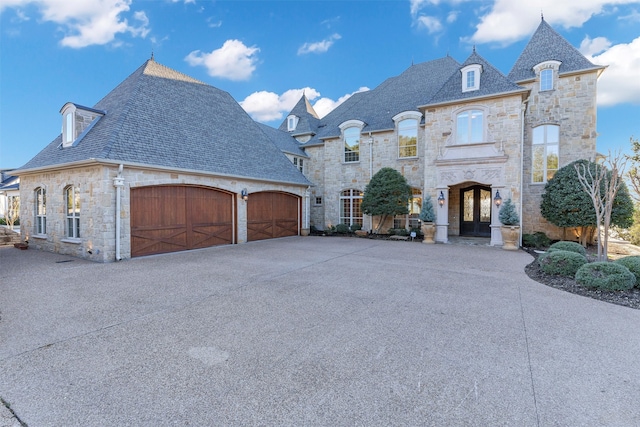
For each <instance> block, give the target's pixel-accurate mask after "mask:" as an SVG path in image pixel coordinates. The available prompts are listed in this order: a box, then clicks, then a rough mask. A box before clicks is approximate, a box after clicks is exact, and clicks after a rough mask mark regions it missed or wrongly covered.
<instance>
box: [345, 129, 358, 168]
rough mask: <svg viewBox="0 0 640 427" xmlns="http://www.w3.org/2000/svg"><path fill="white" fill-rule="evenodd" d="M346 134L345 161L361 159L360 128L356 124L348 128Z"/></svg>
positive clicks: (351, 161)
mask: <svg viewBox="0 0 640 427" xmlns="http://www.w3.org/2000/svg"><path fill="white" fill-rule="evenodd" d="M343 136H344V162H345V163H353V162H359V161H360V128H357V127H355V126H352V127H349V128H346V129H345V130H344V132H343Z"/></svg>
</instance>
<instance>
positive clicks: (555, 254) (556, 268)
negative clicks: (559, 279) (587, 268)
mask: <svg viewBox="0 0 640 427" xmlns="http://www.w3.org/2000/svg"><path fill="white" fill-rule="evenodd" d="M586 263H587V258H586V257H585V256H584V255H580V254H579V253H576V252H571V251H561V250H556V251H552V252H547V253H546V254H542V255H540V256H539V257H538V264H539V265H540V268H542V271H544V272H545V273H547V274H553V275H556V276H566V277H575V275H576V272H577V271H578V269H579V268H580V267H582V266H583V265H584V264H586Z"/></svg>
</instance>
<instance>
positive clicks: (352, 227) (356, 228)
mask: <svg viewBox="0 0 640 427" xmlns="http://www.w3.org/2000/svg"><path fill="white" fill-rule="evenodd" d="M358 230H362V226H361V225H360V224H357V223H356V224H351V231H358Z"/></svg>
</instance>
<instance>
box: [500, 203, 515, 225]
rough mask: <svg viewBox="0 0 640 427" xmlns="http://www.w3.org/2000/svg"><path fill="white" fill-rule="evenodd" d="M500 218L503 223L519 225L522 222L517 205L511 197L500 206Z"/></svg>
mask: <svg viewBox="0 0 640 427" xmlns="http://www.w3.org/2000/svg"><path fill="white" fill-rule="evenodd" d="M498 219H499V220H500V222H501V223H502V224H503V225H518V224H519V223H520V217H519V216H518V212H516V206H515V205H514V204H513V202H512V201H511V199H510V198H509V199H507V201H506V202H504V204H503V205H502V207H501V208H500V213H498Z"/></svg>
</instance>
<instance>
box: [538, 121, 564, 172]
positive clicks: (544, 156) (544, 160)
mask: <svg viewBox="0 0 640 427" xmlns="http://www.w3.org/2000/svg"><path fill="white" fill-rule="evenodd" d="M559 143H560V126H557V125H542V126H538V127H535V128H533V138H532V150H533V152H532V156H531V159H532V166H531V169H532V181H533V182H534V183H545V182H547V181H548V180H550V179H551V178H552V177H553V175H554V174H555V173H556V172H557V171H558V165H559V155H558V154H559Z"/></svg>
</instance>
